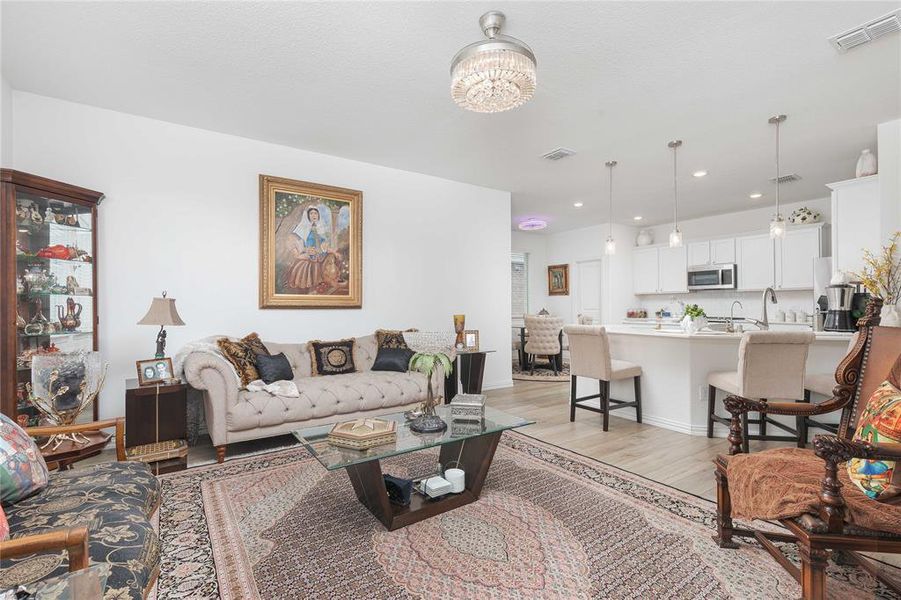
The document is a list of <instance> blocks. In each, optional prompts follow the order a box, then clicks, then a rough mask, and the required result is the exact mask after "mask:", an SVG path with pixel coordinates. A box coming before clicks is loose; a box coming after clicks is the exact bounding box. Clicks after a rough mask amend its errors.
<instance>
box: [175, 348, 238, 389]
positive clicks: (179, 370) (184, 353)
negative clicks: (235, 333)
mask: <svg viewBox="0 0 901 600" xmlns="http://www.w3.org/2000/svg"><path fill="white" fill-rule="evenodd" d="M221 337H225V336H221ZM208 339H209V338H208ZM192 352H202V353H204V354H212V355H213V356H218V357H219V358H221V359H222V360H224V361H225V364H227V365H228V366H229V368H231V371H232V373H234V374H235V380H236V381H237V382H238V385H240V384H241V378H240V377H238V372H237V371H235V367H234V365H232V364H231V363H230V362H229V361H228V359H227V358H225V355H224V354H222V351H221V350H219V346H218V345H216V343H215V342H209V341H206V340H197V341H196V342H188V343H187V344H185V345H184V346H182V347H181V349H179V351H178V354H176V355H175V360H174V361H173V365H172V367H173V369H175V374H176V375H177V376H178V377H182V378H183V377H184V373H185V359H186V358H188V355H189V354H191V353H192Z"/></svg>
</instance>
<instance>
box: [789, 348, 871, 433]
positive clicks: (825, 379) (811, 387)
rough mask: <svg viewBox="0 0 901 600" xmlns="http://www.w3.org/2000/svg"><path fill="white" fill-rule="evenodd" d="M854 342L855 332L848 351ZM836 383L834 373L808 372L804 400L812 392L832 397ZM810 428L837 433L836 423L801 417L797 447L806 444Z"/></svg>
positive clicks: (806, 399)
mask: <svg viewBox="0 0 901 600" xmlns="http://www.w3.org/2000/svg"><path fill="white" fill-rule="evenodd" d="M855 343H857V333H855V334H854V335H853V336H851V341H850V342H849V343H848V353H850V352H851V350H853V349H854V344H855ZM836 366H838V365H836ZM836 385H838V383H837V382H836V381H835V373H808V374H807V375H805V376H804V401H805V402H810V397H811V395H812V394H819V395H820V396H825V397H826V398H827V399H828V398H832V391H833V390H834V389H835V386H836ZM810 429H822V430H823V431H828V432H829V433H832V434H838V425H833V424H832V423H823V422H822V421H817V420H816V419H814V418H813V417H802V418H801V430H800V432H799V433H800V438H801V439H800V442H799V443H798V447H800V448H803V447H804V446H805V445H806V444H807V437H808V436H807V432H808V430H810Z"/></svg>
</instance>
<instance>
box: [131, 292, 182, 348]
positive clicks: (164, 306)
mask: <svg viewBox="0 0 901 600" xmlns="http://www.w3.org/2000/svg"><path fill="white" fill-rule="evenodd" d="M184 324H185V322H184V321H182V320H181V317H180V316H178V311H177V310H176V309H175V298H166V292H165V291H164V292H163V297H162V298H154V299H153V302H151V303H150V309H149V310H148V311H147V314H146V315H144V318H143V319H141V320H140V321H138V325H159V326H160V332H159V333H158V334H156V355H155V358H163V357H164V356H165V355H166V325H170V326H175V325H184Z"/></svg>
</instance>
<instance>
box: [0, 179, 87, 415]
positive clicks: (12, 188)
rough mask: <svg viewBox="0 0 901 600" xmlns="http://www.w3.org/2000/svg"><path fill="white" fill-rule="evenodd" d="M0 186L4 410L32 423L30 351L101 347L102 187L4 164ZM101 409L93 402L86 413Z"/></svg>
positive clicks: (0, 408) (0, 406)
mask: <svg viewBox="0 0 901 600" xmlns="http://www.w3.org/2000/svg"><path fill="white" fill-rule="evenodd" d="M0 189H2V195H0V231H2V238H3V246H4V247H3V249H4V252H2V253H0V260H2V261H3V263H2V267H3V268H2V269H0V272H2V273H3V277H2V279H0V336H2V340H0V412H2V413H3V414H5V415H7V416H9V417H10V418H12V419H16V420H18V422H20V423H24V424H25V425H29V426H31V425H37V424H38V421H39V414H40V413H39V411H38V410H37V408H36V407H34V406H33V405H32V404H31V402H30V401H29V395H28V392H27V390H26V387H25V386H26V384H28V383H31V379H32V377H31V365H32V358H33V357H35V356H37V355H41V354H51V353H57V352H80V351H85V352H89V351H96V350H97V349H98V347H97V341H98V336H97V294H96V289H97V265H96V262H95V259H96V250H97V244H96V238H95V236H94V233H95V231H96V227H97V207H98V205H99V204H100V201H101V200H102V199H103V194H102V193H100V192H95V191H92V190H87V189H84V188H81V187H77V186H74V185H69V184H66V183H61V182H59V181H54V180H52V179H47V178H45V177H39V176H37V175H30V174H28V173H22V172H21V171H13V170H11V169H0ZM7 240H8V241H7ZM23 323H24V324H25V326H24V327H23V326H22V324H23ZM92 413H93V416H91V414H92ZM98 416H99V409H98V406H97V402H96V401H94V402H93V407H92V410H87V411H86V412H85V414H84V419H85V420H88V421H90V420H97V418H98Z"/></svg>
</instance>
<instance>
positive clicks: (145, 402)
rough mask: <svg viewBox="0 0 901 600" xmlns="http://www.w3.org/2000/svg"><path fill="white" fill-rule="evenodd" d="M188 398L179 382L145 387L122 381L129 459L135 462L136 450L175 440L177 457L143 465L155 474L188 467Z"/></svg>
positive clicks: (182, 383)
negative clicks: (146, 465) (147, 466)
mask: <svg viewBox="0 0 901 600" xmlns="http://www.w3.org/2000/svg"><path fill="white" fill-rule="evenodd" d="M187 395H188V385H187V384H186V383H185V382H183V381H180V380H179V381H176V382H174V383H164V384H160V385H144V386H142V385H138V380H137V379H128V380H126V381H125V451H126V454H128V455H129V460H138V459H137V458H134V455H135V448H136V447H139V446H146V445H147V444H160V443H161V442H170V441H174V442H180V444H179V445H178V448H180V449H181V450H180V451H179V452H178V453H179V454H181V455H180V456H173V457H170V458H165V459H162V460H154V461H145V462H147V463H148V464H149V465H150V466H151V468H152V469H153V472H154V473H156V474H160V473H170V472H172V471H181V470H183V469H186V468H187V467H188V455H187V437H188V434H187ZM129 450H131V452H129ZM138 454H139V453H138Z"/></svg>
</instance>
